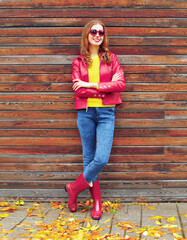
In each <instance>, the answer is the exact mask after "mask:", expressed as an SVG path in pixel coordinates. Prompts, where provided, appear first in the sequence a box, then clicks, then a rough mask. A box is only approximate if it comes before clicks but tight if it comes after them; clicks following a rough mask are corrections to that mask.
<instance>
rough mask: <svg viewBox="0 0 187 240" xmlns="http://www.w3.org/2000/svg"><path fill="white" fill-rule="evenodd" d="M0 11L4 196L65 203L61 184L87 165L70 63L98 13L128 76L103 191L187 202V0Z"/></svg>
mask: <svg viewBox="0 0 187 240" xmlns="http://www.w3.org/2000/svg"><path fill="white" fill-rule="evenodd" d="M67 10H68V11H67ZM0 16H1V17H0V25H1V29H0V179H1V181H0V195H1V198H3V197H11V198H13V197H23V198H24V199H27V200H29V199H30V200H31V199H36V200H38V199H42V200H43V201H45V200H49V199H50V198H51V196H53V199H54V198H55V199H56V200H59V199H60V201H62V199H64V200H65V201H67V195H66V194H65V193H64V190H63V187H64V185H65V184H66V183H67V182H68V181H74V180H75V179H76V177H77V176H78V175H79V174H80V173H81V172H82V171H83V159H82V158H83V157H82V146H81V139H80V134H79V131H78V128H77V122H76V118H77V111H76V110H75V109H74V101H75V93H74V92H73V90H72V77H71V74H72V61H73V59H74V58H75V57H76V56H77V55H79V54H80V47H79V45H80V41H81V33H82V30H83V26H84V25H85V24H86V23H87V22H88V21H90V20H91V19H93V18H98V19H101V20H102V21H103V22H104V23H105V24H106V26H107V30H108V35H109V50H110V51H111V52H114V53H115V54H116V55H117V57H118V59H119V62H120V64H121V66H122V69H123V71H124V74H125V79H126V83H127V84H126V89H125V91H124V92H123V93H120V96H121V98H122V101H123V103H122V104H121V105H119V106H117V107H116V120H115V131H114V140H113V147H112V151H111V156H110V159H109V163H108V164H107V166H106V167H105V168H104V169H103V170H102V171H101V173H100V174H99V179H100V182H101V189H102V194H103V195H104V197H105V198H106V199H107V198H108V199H109V198H112V199H113V200H114V198H119V199H120V200H122V201H127V200H128V201H134V200H135V201H137V200H138V199H139V198H140V197H142V196H143V197H145V199H147V200H149V201H181V200H187V197H186V196H187V194H186V191H185V189H186V187H187V178H186V176H187V121H186V120H187V108H186V107H187V57H186V56H187V48H186V46H187V38H186V36H187V3H186V1H185V0H175V1H174V0H167V1H161V0H157V1H155V0H150V1H140V0H133V1H122V0H111V1H106V0H103V1H98V0H96V1H93V0H91V1H85V0H81V1H80V2H77V1H75V0H72V1H64V0H46V1H44V0H36V1H33V0H30V1H29V0H23V1H21V0H14V1H12V0H4V1H1V2H0ZM18 190H19V191H18ZM85 196H86V193H83V194H82V195H81V196H80V197H81V199H82V200H83V201H84V200H85ZM124 196H125V197H124Z"/></svg>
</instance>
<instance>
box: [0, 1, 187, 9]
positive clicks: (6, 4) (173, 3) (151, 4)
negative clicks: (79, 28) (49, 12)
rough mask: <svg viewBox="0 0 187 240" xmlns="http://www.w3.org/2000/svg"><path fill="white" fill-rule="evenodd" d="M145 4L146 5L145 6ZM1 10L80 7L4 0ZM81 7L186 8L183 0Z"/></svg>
mask: <svg viewBox="0 0 187 240" xmlns="http://www.w3.org/2000/svg"><path fill="white" fill-rule="evenodd" d="M145 4H146V5H145ZM0 6H1V8H8V7H10V8H49V7H50V8H53V7H55V8H56V7H63V8H66V7H68V8H69V7H74V8H75V7H80V3H78V2H77V1H76V0H72V1H71V2H66V1H59V0H50V1H49V0H47V1H46V0H40V1H39V2H36V1H34V0H29V1H28V0H24V1H21V0H16V1H15V2H14V5H12V0H5V1H3V2H2V3H0ZM81 7H84V8H87V7H116V8H117V7H128V8H129V7H131V8H136V7H138V8H152V7H154V8H187V5H186V2H185V0H182V1H181V0H180V1H179V0H177V1H176V0H175V1H173V0H168V1H167V2H163V1H162V0H159V1H158V0H157V1H156V2H155V1H154V0H151V1H149V2H146V3H144V2H141V1H138V0H134V1H131V2H128V1H127V2H124V1H121V0H112V1H110V2H108V1H102V2H101V1H89V2H88V1H86V0H81Z"/></svg>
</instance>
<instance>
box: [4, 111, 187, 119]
mask: <svg viewBox="0 0 187 240" xmlns="http://www.w3.org/2000/svg"><path fill="white" fill-rule="evenodd" d="M177 112H178V111H176V113H175V114H174V113H173V115H175V117H173V118H174V119H175V118H177V117H178V118H180V116H182V117H181V119H186V112H185V111H179V114H178V115H177ZM182 113H183V115H182ZM76 117H77V113H76V112H62V111H0V119H1V120H5V119H7V120H25V119H30V120H31V119H45V120H46V119H50V120H51V119H59V120H62V119H66V120H67V119H76ZM116 119H164V112H163V111H160V112H159V111H158V112H155V111H153V112H143V111H142V112H119V111H117V110H116ZM168 119H172V117H168Z"/></svg>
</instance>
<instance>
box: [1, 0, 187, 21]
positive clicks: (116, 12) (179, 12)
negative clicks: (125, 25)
mask: <svg viewBox="0 0 187 240" xmlns="http://www.w3.org/2000/svg"><path fill="white" fill-rule="evenodd" d="M159 1H160V2H161V0H159ZM170 1H172V0H170ZM183 1H185V0H183ZM152 2H154V1H153V0H152ZM172 2H174V0H173V1H172ZM178 3H181V1H177V4H178ZM183 3H184V2H183ZM155 5H156V3H155ZM15 6H16V5H15ZM79 6H80V5H79ZM156 6H158V5H156ZM178 6H180V4H178ZM183 6H184V5H183ZM185 6H186V3H185ZM161 8H162V7H161ZM177 8H180V7H177ZM177 8H176V9H168V8H167V10H166V9H155V8H153V9H138V11H137V9H135V8H134V9H128V8H124V5H123V6H122V8H119V9H116V6H115V8H101V9H97V8H96V9H93V8H90V9H84V8H83V9H81V8H78V9H76V11H75V9H71V8H70V9H68V11H67V10H66V9H41V8H40V9H27V10H25V9H14V8H12V9H11V8H10V9H8V8H7V9H0V16H1V17H2V18H10V17H14V18H17V17H18V18H19V17H23V18H43V17H48V18H67V17H68V18H69V17H70V18H77V17H78V18H80V17H81V18H86V17H87V18H88V17H89V18H102V17H103V16H104V17H106V18H115V17H118V18H134V17H138V18H170V17H171V18H186V17H187V13H186V10H185V9H177ZM89 10H90V11H89Z"/></svg>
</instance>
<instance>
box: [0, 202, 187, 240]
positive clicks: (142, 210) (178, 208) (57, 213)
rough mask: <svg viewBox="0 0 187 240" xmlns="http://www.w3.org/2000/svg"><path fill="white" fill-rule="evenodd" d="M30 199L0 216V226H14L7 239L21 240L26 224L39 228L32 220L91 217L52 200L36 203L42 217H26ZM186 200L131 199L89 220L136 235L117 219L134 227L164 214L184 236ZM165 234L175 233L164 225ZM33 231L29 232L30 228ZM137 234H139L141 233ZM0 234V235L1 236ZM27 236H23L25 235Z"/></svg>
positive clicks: (168, 236)
mask: <svg viewBox="0 0 187 240" xmlns="http://www.w3.org/2000/svg"><path fill="white" fill-rule="evenodd" d="M32 206H33V203H31V202H29V203H25V205H24V206H20V207H19V208H18V210H17V211H15V212H12V213H9V217H7V218H3V219H1V220H0V223H1V224H2V226H1V227H0V228H1V229H6V230H13V231H14V232H13V233H8V234H6V235H7V237H9V239H10V240H12V239H15V240H24V237H19V234H20V233H21V234H24V233H25V234H28V233H29V232H28V229H29V228H34V229H36V230H37V231H38V230H39V228H37V227H36V224H35V222H37V221H39V222H41V221H43V222H44V223H46V224H48V223H53V222H54V221H55V220H56V219H58V217H61V218H64V219H66V218H68V217H72V218H77V219H79V220H83V219H84V218H87V219H90V220H92V218H91V210H90V211H88V212H81V209H80V208H78V211H77V212H76V213H71V212H70V211H69V209H68V208H64V209H53V208H52V206H51V203H40V204H39V207H40V210H41V212H42V214H43V215H46V216H45V217H44V218H40V217H39V216H33V217H28V216H27V209H28V208H31V207H32ZM150 206H156V208H155V209H149V208H148V207H150ZM32 214H38V210H35V211H34V212H32ZM186 214H187V203H178V204H176V203H150V204H149V206H141V205H135V204H132V203H121V204H120V210H118V212H117V213H116V214H114V213H110V212H105V213H103V214H102V217H101V219H100V220H98V221H94V222H91V223H90V224H91V225H92V226H93V225H98V226H99V227H100V228H103V231H101V234H103V235H104V234H113V235H116V233H118V234H120V236H126V235H128V236H131V237H136V236H139V235H137V233H136V232H132V233H130V232H128V230H121V227H117V226H116V225H117V223H119V222H131V223H133V224H136V228H139V227H142V226H151V227H152V226H158V225H157V224H156V223H155V220H150V219H149V218H150V217H154V216H157V215H159V216H163V217H175V218H176V219H177V221H176V222H175V224H176V225H178V227H182V230H181V232H178V234H180V235H181V236H183V237H187V236H186V235H187V232H186V231H185V230H186V229H187V217H185V215H186ZM161 223H162V224H165V222H164V220H162V221H161ZM86 225H87V222H85V223H83V224H82V227H86ZM166 232H167V234H166V235H164V236H163V237H162V238H161V239H162V240H164V239H166V240H170V239H171V240H173V239H174V237H173V236H172V234H170V233H168V229H166ZM31 234H32V232H31ZM140 236H141V235H140ZM140 236H139V237H140ZM141 237H142V238H145V239H146V240H150V239H152V238H150V237H147V236H146V237H145V236H141ZM0 238H1V237H0ZM25 239H26V238H25Z"/></svg>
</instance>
